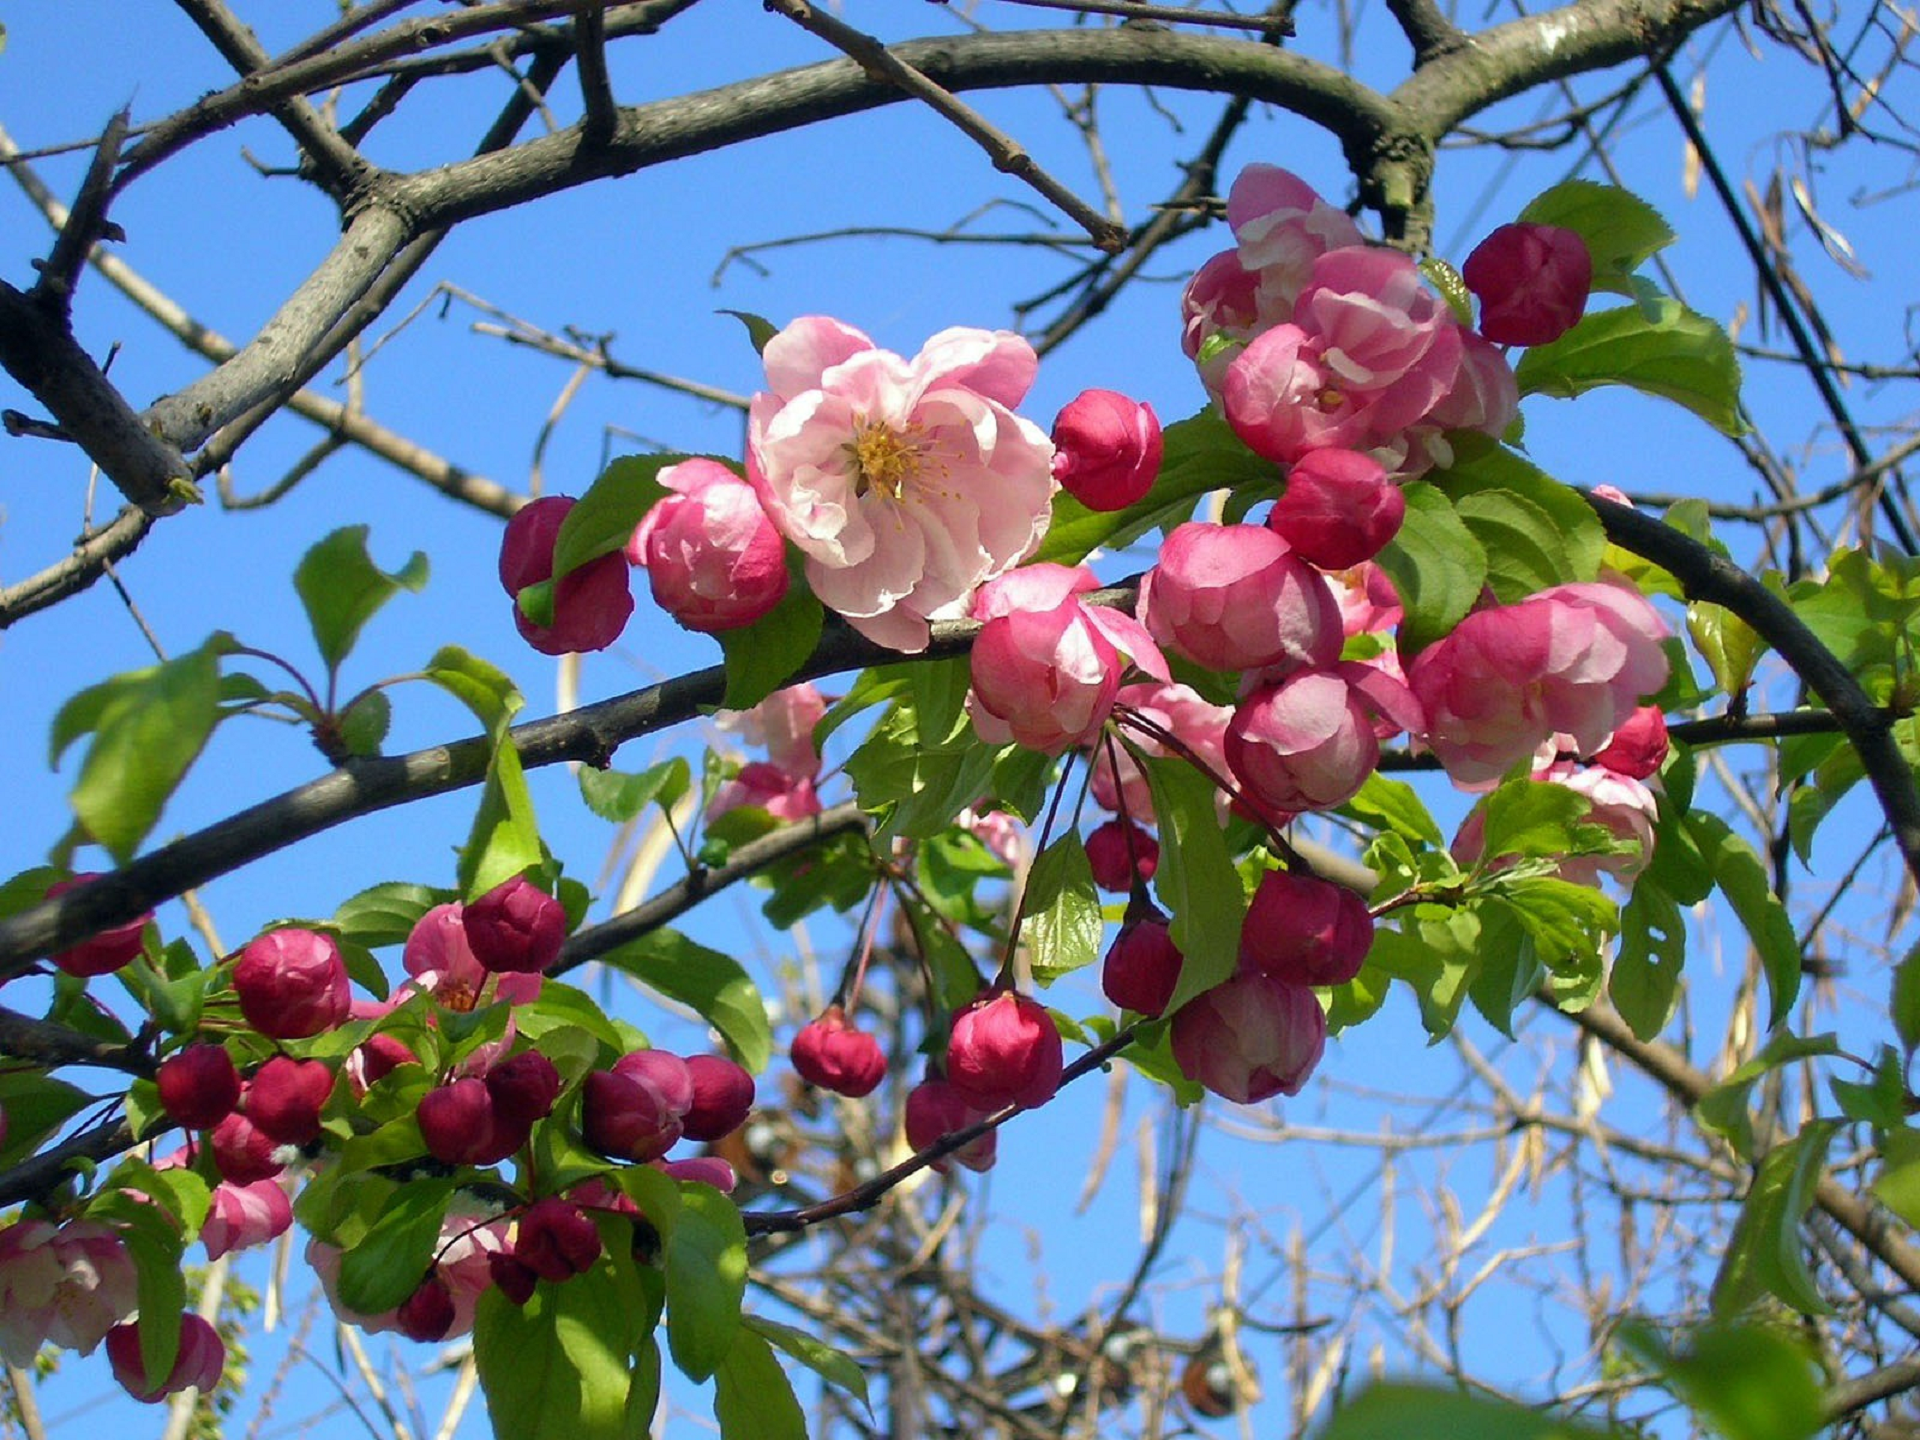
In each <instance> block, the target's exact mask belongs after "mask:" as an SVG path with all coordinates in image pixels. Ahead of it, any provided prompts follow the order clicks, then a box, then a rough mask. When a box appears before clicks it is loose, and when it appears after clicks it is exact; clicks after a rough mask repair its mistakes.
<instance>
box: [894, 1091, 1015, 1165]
mask: <svg viewBox="0 0 1920 1440" xmlns="http://www.w3.org/2000/svg"><path fill="white" fill-rule="evenodd" d="M984 1118H986V1117H985V1116H984V1115H982V1113H981V1112H980V1111H978V1110H976V1109H974V1108H973V1107H972V1106H971V1105H969V1104H967V1102H966V1099H965V1097H963V1096H962V1095H961V1094H960V1092H959V1091H958V1090H956V1089H954V1088H953V1086H951V1085H949V1084H948V1083H947V1082H946V1081H944V1080H922V1081H921V1082H920V1083H919V1084H918V1085H916V1086H914V1087H913V1089H911V1090H909V1091H908V1092H907V1110H906V1117H905V1119H906V1131H907V1144H909V1145H911V1146H912V1147H913V1148H914V1149H915V1150H925V1149H926V1148H927V1147H928V1146H930V1145H933V1144H936V1143H937V1142H939V1141H941V1140H943V1139H945V1138H946V1137H947V1136H949V1135H952V1134H954V1133H955V1132H956V1131H960V1130H964V1129H966V1128H967V1127H968V1126H969V1125H972V1124H974V1123H975V1122H976V1121H978V1120H982V1119H984ZM999 1141H1000V1132H999V1131H998V1130H989V1131H987V1132H986V1133H985V1134H982V1135H976V1136H975V1137H974V1138H973V1139H971V1140H969V1141H968V1142H967V1143H966V1144H964V1145H962V1146H961V1147H960V1148H959V1149H958V1150H955V1151H954V1152H953V1153H952V1154H951V1155H949V1156H947V1157H946V1159H942V1160H938V1161H936V1162H935V1163H934V1169H936V1170H940V1171H945V1169H946V1168H947V1160H958V1161H959V1162H960V1163H961V1164H962V1165H964V1166H966V1167H967V1168H968V1169H969V1170H991V1169H992V1168H993V1161H994V1153H995V1151H996V1150H998V1149H999Z"/></svg>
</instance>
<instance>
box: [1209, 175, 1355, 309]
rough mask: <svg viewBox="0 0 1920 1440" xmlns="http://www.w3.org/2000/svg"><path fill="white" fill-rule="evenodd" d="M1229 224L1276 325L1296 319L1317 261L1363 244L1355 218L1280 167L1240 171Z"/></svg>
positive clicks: (1229, 198) (1230, 202)
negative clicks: (1297, 305) (1295, 308)
mask: <svg viewBox="0 0 1920 1440" xmlns="http://www.w3.org/2000/svg"><path fill="white" fill-rule="evenodd" d="M1227 223H1228V224H1229V225H1231V226H1232V227H1233V234H1234V239H1236V240H1237V241H1238V242H1239V255H1240V263H1241V264H1242V265H1244V266H1245V267H1246V268H1247V269H1248V270H1250V271H1252V272H1253V273H1254V274H1256V275H1258V276H1259V278H1260V302H1259V303H1260V309H1261V312H1262V313H1263V314H1266V315H1271V316H1272V317H1273V320H1274V322H1276V323H1277V322H1281V321H1285V320H1288V319H1291V318H1292V312H1293V306H1294V302H1295V300H1296V298H1297V297H1298V296H1299V294H1300V291H1301V290H1302V289H1303V288H1304V287H1305V286H1306V284H1307V281H1308V279H1309V277H1310V276H1311V275H1312V273H1313V267H1314V262H1315V261H1317V260H1318V259H1319V258H1320V257H1321V256H1322V255H1325V254H1326V253H1327V252H1329V251H1331V250H1339V249H1343V248H1346V247H1349V246H1358V245H1361V244H1362V243H1363V237H1362V236H1361V234H1360V228H1359V226H1357V225H1355V224H1354V223H1353V218H1352V217H1351V216H1349V215H1348V214H1347V213H1346V212H1345V211H1344V210H1340V209H1338V208H1336V207H1334V206H1332V205H1329V204H1327V202H1326V201H1325V200H1322V199H1321V198H1320V196H1319V194H1318V193H1317V192H1316V191H1315V190H1314V188H1313V187H1312V186H1311V185H1309V184H1307V182H1306V181H1304V180H1302V179H1301V178H1300V177H1299V176H1298V175H1294V174H1292V173H1291V172H1289V171H1286V170H1282V169H1281V168H1280V167H1279V166H1277V165H1249V166H1247V167H1246V168H1245V169H1244V170H1242V171H1241V172H1240V174H1239V175H1238V176H1237V177H1236V178H1235V179H1234V182H1233V188H1232V189H1231V190H1229V191H1228V192H1227Z"/></svg>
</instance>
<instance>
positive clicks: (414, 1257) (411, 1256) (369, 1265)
mask: <svg viewBox="0 0 1920 1440" xmlns="http://www.w3.org/2000/svg"><path fill="white" fill-rule="evenodd" d="M452 1198H453V1180H452V1178H451V1177H446V1178H441V1179H416V1180H410V1181H408V1182H407V1183H406V1184H405V1185H397V1186H394V1187H393V1189H392V1193H391V1194H390V1195H388V1196H387V1199H386V1202H385V1203H384V1204H383V1205H382V1206H381V1207H380V1211H379V1213H378V1215H376V1216H375V1217H374V1220H373V1224H372V1226H371V1227H370V1228H369V1229H368V1230H367V1233H366V1236H365V1238H364V1239H362V1240H360V1241H359V1242H358V1243H356V1244H354V1245H352V1246H350V1247H348V1249H347V1251H346V1253H345V1254H343V1255H342V1256H341V1257H340V1280H339V1285H338V1287H337V1288H338V1292H339V1296H340V1303H341V1304H342V1305H344V1306H345V1307H346V1308H347V1309H349V1310H356V1311H358V1312H359V1313H360V1314H362V1315H378V1314H379V1313H380V1312H381V1311H383V1310H391V1309H393V1307H394V1306H396V1305H398V1304H399V1303H400V1302H401V1301H403V1300H405V1299H406V1298H407V1297H408V1296H409V1295H411V1294H413V1292H414V1291H415V1290H418V1289H419V1288H420V1282H421V1281H422V1280H423V1279H425V1278H426V1274H427V1267H428V1265H430V1264H431V1263H432V1261H433V1252H434V1250H435V1249H436V1248H437V1247H438V1246H439V1243H440V1222H441V1221H442V1220H443V1219H445V1218H446V1213H447V1202H448V1201H449V1200H450V1199H452Z"/></svg>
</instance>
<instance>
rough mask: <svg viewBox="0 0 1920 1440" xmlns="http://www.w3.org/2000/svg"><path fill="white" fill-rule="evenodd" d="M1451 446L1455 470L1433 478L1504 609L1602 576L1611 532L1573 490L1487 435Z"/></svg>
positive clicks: (1455, 440) (1464, 437)
mask: <svg viewBox="0 0 1920 1440" xmlns="http://www.w3.org/2000/svg"><path fill="white" fill-rule="evenodd" d="M1451 440H1452V444H1453V451H1454V459H1453V464H1452V465H1450V466H1449V467H1448V468H1447V469H1445V470H1441V471H1436V472H1434V473H1433V474H1432V475H1430V476H1429V477H1428V479H1429V480H1430V481H1431V482H1432V483H1433V484H1434V485H1436V486H1437V487H1438V488H1439V489H1440V490H1442V491H1444V492H1445V494H1446V495H1447V497H1448V498H1449V499H1451V500H1452V501H1453V505H1454V510H1455V511H1456V513H1457V514H1458V515H1459V518H1460V521H1461V523H1462V524H1463V525H1465V526H1466V528H1467V532H1468V533H1469V534H1471V535H1472V536H1473V538H1474V539H1475V540H1477V541H1478V542H1479V544H1480V548H1481V551H1482V552H1483V553H1484V554H1485V556H1486V560H1487V583H1488V584H1489V585H1491V586H1492V587H1493V592H1494V594H1495V595H1496V596H1498V597H1499V599H1500V600H1501V602H1502V603H1503V604H1508V605H1511V604H1513V603H1514V602H1515V601H1518V600H1522V599H1525V598H1526V597H1527V596H1528V595H1531V594H1533V593H1534V592H1535V591H1538V590H1544V589H1546V588H1547V587H1548V586H1549V585H1562V584H1566V583H1569V582H1572V581H1584V580H1592V579H1593V578H1594V577H1595V576H1596V575H1598V574H1599V573H1600V560H1601V557H1602V556H1603V555H1604V554H1605V553H1606V548H1607V537H1606V532H1605V531H1604V530H1602V529H1601V528H1600V521H1599V519H1598V518H1597V517H1596V516H1595V515H1594V513H1593V508H1592V507H1591V506H1590V505H1588V504H1587V502H1586V501H1585V500H1583V499H1581V498H1580V496H1579V495H1578V494H1577V493H1575V491H1574V490H1573V489H1572V488H1570V487H1569V486H1566V485H1563V484H1561V483H1560V482H1559V481H1558V480H1555V479H1554V478H1553V477H1551V476H1550V475H1548V474H1547V473H1546V472H1545V471H1543V470H1541V469H1540V468H1539V467H1537V466H1535V465H1532V464H1530V463H1529V462H1527V461H1526V460H1523V459H1521V458H1520V456H1518V455H1516V454H1515V453H1514V452H1513V451H1511V450H1509V449H1508V448H1507V447H1506V446H1504V445H1501V444H1499V443H1498V442H1497V441H1494V440H1492V439H1489V438H1488V437H1487V436H1485V435H1476V434H1473V433H1471V432H1465V433H1458V434H1455V435H1453V436H1452V437H1451Z"/></svg>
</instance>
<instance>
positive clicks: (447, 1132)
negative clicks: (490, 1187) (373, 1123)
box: [419, 1076, 501, 1165]
mask: <svg viewBox="0 0 1920 1440" xmlns="http://www.w3.org/2000/svg"><path fill="white" fill-rule="evenodd" d="M419 1118H420V1135H421V1138H422V1139H424V1140H425V1141H426V1142H427V1153H428V1154H429V1155H431V1156H433V1158H434V1159H436V1160H438V1161H440V1162H442V1163H443V1164H446V1165H491V1164H493V1163H494V1161H495V1160H497V1159H499V1158H500V1157H499V1156H498V1155H496V1154H495V1152H496V1150H497V1149H498V1148H499V1144H500V1138H501V1137H500V1135H499V1134H498V1130H499V1126H498V1125H497V1123H496V1119H495V1115H494V1107H493V1096H492V1095H491V1094H490V1093H489V1092H488V1090H487V1085H486V1082H485V1081H483V1080H477V1079H475V1078H473V1077H472V1076H468V1077H467V1078H465V1079H463V1080H455V1081H454V1082H453V1083H452V1084H451V1085H442V1086H440V1087H438V1088H437V1089H433V1090H429V1091H428V1092H427V1093H426V1094H425V1095H422V1096H421V1097H420V1110H419ZM487 1157H492V1158H487Z"/></svg>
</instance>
